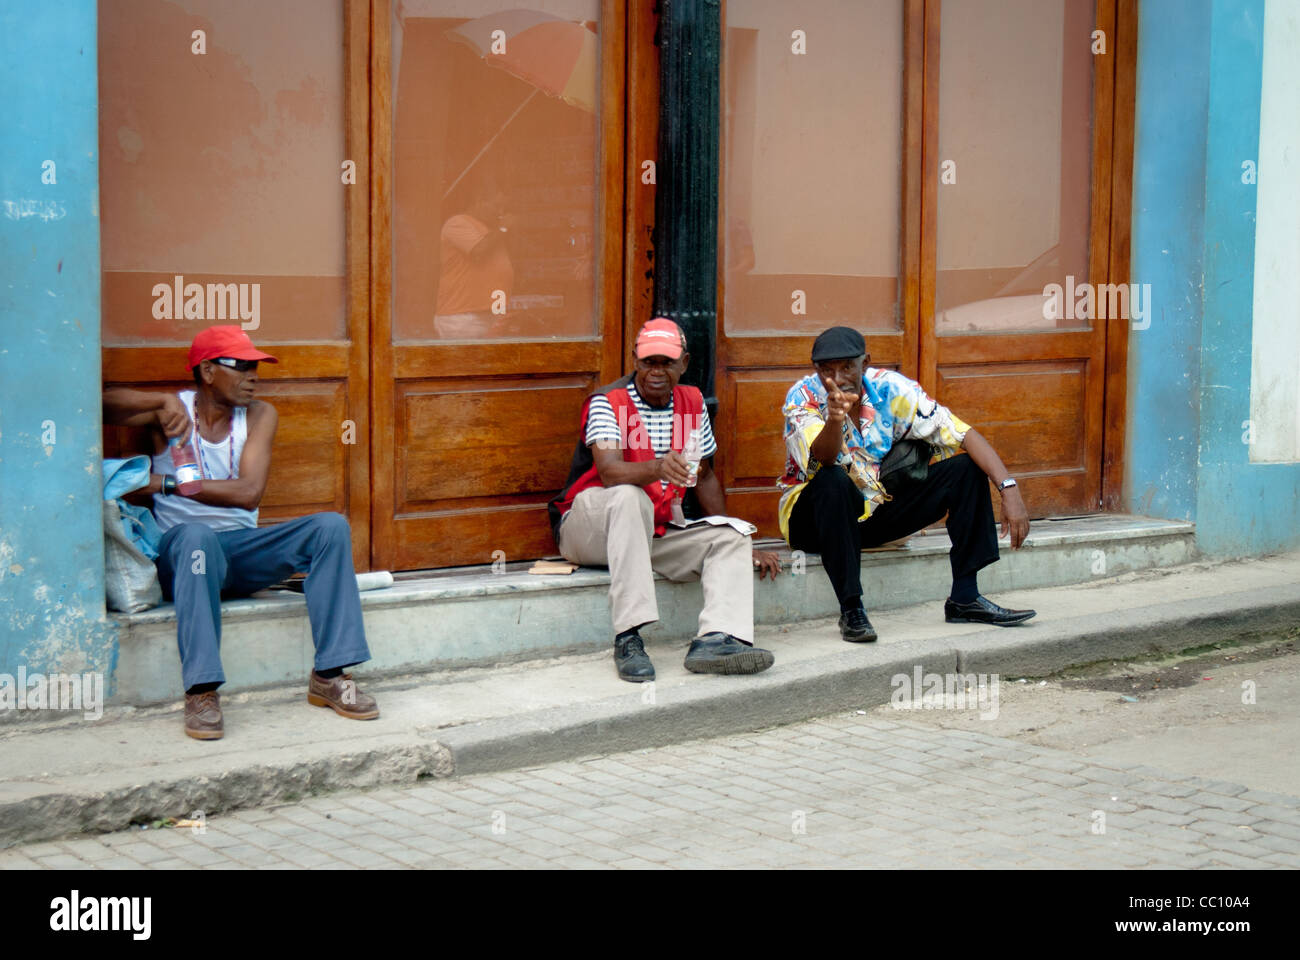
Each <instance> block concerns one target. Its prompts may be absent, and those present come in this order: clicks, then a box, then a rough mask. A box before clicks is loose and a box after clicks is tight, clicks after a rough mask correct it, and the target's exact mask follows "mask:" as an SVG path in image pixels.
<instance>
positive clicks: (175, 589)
mask: <svg viewBox="0 0 1300 960" xmlns="http://www.w3.org/2000/svg"><path fill="white" fill-rule="evenodd" d="M159 549H160V551H161V553H160V555H159V557H158V560H157V564H158V582H159V583H160V584H162V589H163V596H164V597H166V598H168V599H171V600H174V601H175V603H176V643H177V646H178V647H179V648H180V654H181V675H182V678H183V681H184V684H185V689H186V690H188V689H190V687H193V686H195V685H196V684H200V683H224V682H225V679H226V675H225V672H224V671H223V670H222V668H221V595H222V593H227V594H232V595H236V596H239V595H247V594H250V593H253V592H254V591H256V590H261V589H262V588H264V587H269V586H271V585H272V584H275V583H279V582H280V581H281V580H283V579H285V578H286V577H288V576H290V575H291V574H293V573H297V572H299V571H306V572H307V582H306V583H305V584H304V591H303V592H304V593H305V594H306V597H307V616H308V618H309V619H310V620H311V638H312V642H313V644H315V647H316V659H315V667H316V670H318V671H320V670H329V669H332V668H334V667H344V666H350V665H352V664H354V663H361V662H362V661H364V660H369V659H370V649H369V647H368V646H367V645H366V633H365V626H364V625H363V624H362V621H361V597H360V595H359V594H358V593H357V581H356V574H355V573H354V572H353V568H352V533H351V531H350V530H349V528H348V522H347V520H345V519H344V518H343V517H341V516H340V515H339V514H337V513H315V514H312V515H311V516H309V517H300V518H299V519H297V520H289V521H287V522H286V523H277V524H274V525H272V526H269V527H257V528H251V529H244V530H223V531H221V532H217V531H215V530H213V529H212V528H211V527H209V526H206V525H205V524H202V523H181V524H177V525H176V526H174V527H171V528H169V529H168V530H167V532H166V533H164V534H163V537H162V544H161V545H160V548H159Z"/></svg>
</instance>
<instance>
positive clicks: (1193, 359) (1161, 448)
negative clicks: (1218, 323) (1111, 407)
mask: <svg viewBox="0 0 1300 960" xmlns="http://www.w3.org/2000/svg"><path fill="white" fill-rule="evenodd" d="M1138 12H1139V23H1138V56H1137V104H1136V110H1135V116H1134V147H1133V245H1132V260H1131V274H1130V275H1131V278H1132V281H1133V282H1134V283H1149V284H1151V307H1150V323H1151V325H1150V327H1149V328H1147V329H1145V330H1130V331H1129V340H1128V378H1129V382H1128V416H1127V424H1126V426H1127V429H1126V437H1127V449H1126V454H1127V455H1126V457H1125V464H1126V471H1125V496H1126V500H1127V501H1128V504H1129V509H1130V510H1132V511H1133V512H1134V513H1140V514H1143V515H1146V516H1154V517H1165V518H1168V519H1178V520H1193V519H1195V515H1196V443H1197V434H1198V430H1199V423H1200V416H1199V407H1200V384H1201V375H1200V353H1201V277H1202V275H1203V269H1202V258H1203V256H1204V253H1203V249H1204V224H1205V131H1206V120H1207V115H1208V105H1209V86H1210V70H1209V67H1210V62H1209V61H1210V0H1142V3H1140V4H1139V5H1138Z"/></svg>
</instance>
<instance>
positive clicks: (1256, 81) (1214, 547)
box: [1196, 0, 1300, 556]
mask: <svg viewBox="0 0 1300 960" xmlns="http://www.w3.org/2000/svg"><path fill="white" fill-rule="evenodd" d="M1271 2H1278V0H1271ZM1211 29H1212V32H1213V36H1214V44H1213V47H1212V49H1211V55H1210V110H1209V134H1208V137H1207V150H1206V157H1207V163H1206V184H1205V254H1204V262H1205V309H1204V317H1203V319H1202V334H1201V344H1202V360H1201V383H1200V392H1201V451H1200V454H1201V456H1200V470H1199V473H1198V483H1197V508H1196V526H1197V542H1198V545H1199V546H1200V547H1201V549H1203V550H1205V551H1206V552H1207V553H1210V554H1216V555H1224V556H1239V555H1246V554H1259V553H1267V552H1275V551H1279V550H1284V549H1297V548H1300V465H1298V464H1263V463H1250V460H1249V454H1250V448H1249V447H1248V446H1247V445H1246V444H1245V443H1244V442H1243V439H1242V434H1243V423H1244V421H1246V420H1247V419H1248V418H1249V417H1250V415H1251V411H1250V376H1251V340H1252V336H1251V333H1252V330H1251V324H1252V315H1253V299H1254V270H1255V201H1256V187H1255V185H1254V184H1243V183H1242V182H1241V174H1242V168H1241V164H1242V161H1243V160H1254V159H1255V158H1257V157H1258V156H1259V118H1260V109H1259V108H1260V91H1261V78H1262V70H1263V47H1264V33H1263V29H1264V0H1216V2H1215V4H1214V19H1213V23H1212V28H1211ZM1292 307H1293V308H1294V301H1293V302H1292Z"/></svg>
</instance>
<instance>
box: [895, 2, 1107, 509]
mask: <svg viewBox="0 0 1300 960" xmlns="http://www.w3.org/2000/svg"><path fill="white" fill-rule="evenodd" d="M926 21H927V25H926V37H927V49H926V56H925V103H926V110H925V125H924V150H923V153H924V158H925V159H924V163H923V168H922V169H923V176H924V191H925V198H924V202H923V204H922V207H923V225H922V231H921V236H922V257H921V314H920V323H921V329H920V348H921V354H920V378H919V379H920V381H921V383H922V385H923V386H924V387H925V388H926V390H927V391H929V392H930V393H931V394H932V395H933V396H935V397H938V398H939V399H940V400H941V402H943V403H944V404H946V405H948V406H949V407H951V408H952V409H953V410H954V411H956V412H958V414H959V416H961V417H962V418H963V419H965V420H966V421H967V422H969V423H971V424H973V425H975V426H976V427H978V428H979V430H980V432H981V433H983V434H984V436H985V437H986V438H987V439H988V440H989V442H990V443H991V444H992V445H993V447H994V449H996V450H997V451H998V452H999V453H1000V455H1001V457H1002V459H1003V461H1004V462H1005V463H1006V465H1007V468H1008V470H1010V472H1011V474H1012V476H1015V477H1016V478H1017V479H1018V481H1019V483H1020V485H1021V488H1022V490H1023V495H1024V500H1025V503H1026V505H1028V506H1029V509H1030V511H1031V515H1033V516H1044V515H1057V516H1060V515H1068V514H1077V513H1091V512H1095V511H1097V510H1098V509H1100V507H1101V505H1102V500H1101V493H1102V438H1103V404H1104V401H1105V374H1106V337H1107V322H1106V318H1105V313H1104V311H1107V310H1109V311H1111V312H1113V311H1114V310H1115V308H1116V307H1117V306H1118V300H1117V298H1114V299H1115V302H1114V303H1108V301H1109V300H1111V299H1112V298H1111V297H1108V296H1106V295H1104V294H1103V296H1102V298H1101V304H1100V305H1101V307H1102V311H1099V312H1102V316H1101V317H1095V316H1094V317H1089V316H1086V314H1087V312H1088V311H1087V309H1085V308H1086V306H1087V302H1086V298H1085V299H1084V300H1080V299H1079V297H1078V296H1076V291H1083V290H1084V289H1086V288H1088V286H1089V285H1090V284H1092V285H1102V284H1105V283H1106V280H1107V278H1108V277H1109V276H1110V274H1111V262H1110V261H1111V257H1110V254H1111V251H1110V229H1111V209H1110V208H1111V199H1110V194H1111V173H1112V169H1111V150H1112V136H1113V134H1112V127H1111V124H1112V113H1111V111H1112V110H1113V106H1112V103H1113V82H1114V81H1113V74H1114V67H1113V63H1114V59H1115V51H1114V47H1115V44H1116V42H1117V38H1116V32H1115V4H1114V3H1113V2H1107V0H1100V2H1099V3H1095V4H1094V2H1093V0H1053V2H1042V0H1007V2H1005V3H1000V4H998V5H997V6H996V7H995V8H994V7H990V6H989V5H988V4H986V3H982V2H979V0H927V3H926ZM1094 30H1097V31H1100V33H1099V34H1097V33H1094ZM1094 107H1095V110H1094ZM1116 279H1117V280H1120V281H1126V280H1127V276H1126V271H1125V272H1124V273H1121V274H1120V275H1119V277H1117V278H1116ZM1052 285H1057V287H1059V298H1058V295H1057V294H1056V292H1055V288H1053V286H1052ZM1126 292H1127V291H1126ZM1067 297H1068V298H1069V302H1066V298H1067ZM1049 301H1050V303H1049ZM1076 308H1077V309H1076ZM1115 319H1118V318H1115ZM1122 322H1123V321H1122V320H1121V324H1122ZM1115 332H1116V334H1117V335H1119V336H1123V327H1122V326H1121V327H1120V329H1119V330H1117V331H1115ZM994 499H995V501H996V499H997V498H994Z"/></svg>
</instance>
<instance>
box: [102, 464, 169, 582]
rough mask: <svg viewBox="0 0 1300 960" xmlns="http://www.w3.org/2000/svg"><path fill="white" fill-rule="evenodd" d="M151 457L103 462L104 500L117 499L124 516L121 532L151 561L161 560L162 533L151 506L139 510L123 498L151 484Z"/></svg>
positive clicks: (118, 506)
mask: <svg viewBox="0 0 1300 960" xmlns="http://www.w3.org/2000/svg"><path fill="white" fill-rule="evenodd" d="M149 470H150V463H149V458H148V457H146V456H138V457H128V458H127V459H125V460H105V461H104V499H105V500H116V501H117V508H118V510H119V511H120V512H121V514H122V531H123V532H124V533H125V534H126V537H127V539H128V540H130V541H131V542H132V543H133V544H135V547H136V549H137V550H139V551H140V552H141V553H143V554H144V555H145V556H146V557H148V558H149V559H150V560H156V559H157V558H158V542H159V541H160V540H161V539H162V532H161V531H160V530H159V529H158V521H157V520H155V519H154V515H153V513H152V512H151V511H150V510H149V508H148V507H137V506H135V505H134V504H130V503H127V502H126V501H125V500H123V499H122V498H123V497H125V496H126V495H127V494H128V493H130V492H131V491H132V490H139V489H140V488H141V487H147V486H148V485H149Z"/></svg>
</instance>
